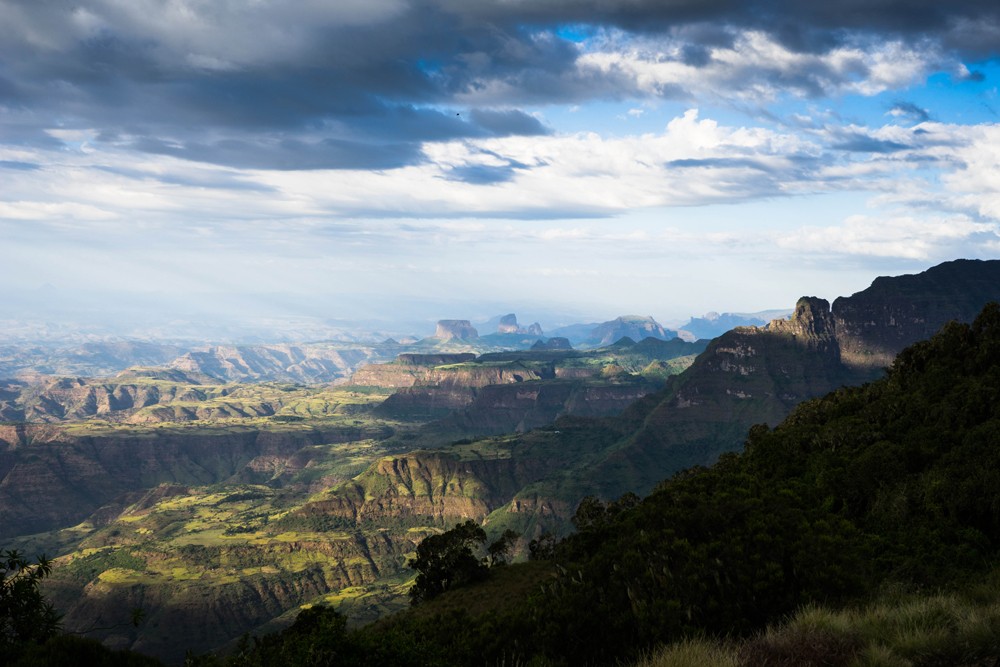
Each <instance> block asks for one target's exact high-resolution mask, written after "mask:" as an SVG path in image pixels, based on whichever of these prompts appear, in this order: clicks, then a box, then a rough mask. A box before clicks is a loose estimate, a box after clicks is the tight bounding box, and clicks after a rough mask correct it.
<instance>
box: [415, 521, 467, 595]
mask: <svg viewBox="0 0 1000 667" xmlns="http://www.w3.org/2000/svg"><path fill="white" fill-rule="evenodd" d="M485 542H486V532H485V531H484V530H483V529H482V528H481V527H480V526H479V524H477V523H476V522H475V521H472V520H471V519H470V520H468V521H466V522H465V523H458V524H455V527H454V528H452V529H451V530H448V531H445V532H444V533H441V534H440V535H431V536H430V537H427V538H425V539H424V541H423V542H421V543H420V545H419V546H417V557H416V558H414V559H411V560H410V562H409V566H410V567H412V568H413V569H415V570H416V571H417V573H418V574H417V580H416V582H414V584H413V587H412V588H411V589H410V601H411V602H412V604H419V603H421V602H423V601H425V600H430V599H432V598H435V597H437V596H438V595H440V594H441V593H444V592H445V591H446V590H448V589H450V588H454V587H455V586H460V585H462V584H465V583H468V582H470V581H475V580H477V579H481V578H482V577H483V575H484V574H485V572H486V565H485V563H484V562H483V561H482V560H481V559H479V558H477V557H476V556H475V554H473V552H472V549H473V548H474V547H481V546H482V545H483V543H485Z"/></svg>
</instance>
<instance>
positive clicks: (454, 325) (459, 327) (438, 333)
mask: <svg viewBox="0 0 1000 667" xmlns="http://www.w3.org/2000/svg"><path fill="white" fill-rule="evenodd" d="M434 337H435V338H440V339H441V340H451V339H453V338H457V339H458V340H472V339H473V338H479V332H478V331H476V328H475V327H474V326H472V323H471V322H469V320H440V321H438V323H437V330H435V332H434Z"/></svg>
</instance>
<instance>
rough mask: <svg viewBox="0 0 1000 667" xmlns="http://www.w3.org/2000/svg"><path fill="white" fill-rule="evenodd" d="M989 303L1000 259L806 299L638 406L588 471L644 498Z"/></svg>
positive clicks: (716, 349) (713, 352) (996, 296)
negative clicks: (755, 428)
mask: <svg viewBox="0 0 1000 667" xmlns="http://www.w3.org/2000/svg"><path fill="white" fill-rule="evenodd" d="M990 301H1000V261H988V262H987V261H970V260H959V261H957V262H949V263H947V264H943V265H941V266H938V267H935V268H933V269H930V270H928V271H926V272H924V273H922V274H918V275H913V276H901V277H898V278H878V279H877V280H876V281H875V282H874V283H873V284H872V287H870V288H869V289H867V290H864V291H863V292H859V293H858V294H855V295H853V296H850V297H842V298H840V299H837V300H836V301H835V302H834V306H833V308H832V309H831V307H830V305H829V303H828V302H827V301H825V300H824V299H818V298H815V297H803V298H802V299H800V300H799V302H798V303H797V304H796V308H795V312H794V314H793V315H792V317H791V319H790V320H775V321H773V322H771V323H770V324H769V325H767V326H766V327H737V328H736V329H733V330H732V331H729V332H728V333H725V334H723V335H722V336H720V337H718V338H716V339H715V340H714V341H713V342H712V343H711V344H710V345H709V347H708V349H707V350H706V351H705V352H704V353H703V354H702V355H700V356H699V357H698V359H697V360H696V361H695V362H694V364H693V365H692V366H691V367H690V368H689V369H687V370H686V371H684V372H683V373H681V374H680V375H678V376H675V377H673V378H670V379H669V380H668V382H667V386H666V388H664V389H663V390H661V391H659V392H657V393H655V394H651V395H649V396H647V397H645V398H644V399H641V400H639V401H637V402H636V403H634V404H633V405H632V406H630V408H629V409H628V410H626V412H625V413H624V415H623V419H625V420H631V421H632V422H633V423H634V424H635V429H634V431H633V432H632V433H631V435H630V436H629V437H628V438H627V439H625V440H623V441H622V442H620V443H619V444H618V445H616V446H615V447H614V448H612V449H611V450H610V451H609V453H608V455H607V457H606V458H604V460H603V461H600V462H597V463H595V464H594V465H592V466H590V467H588V469H587V470H585V471H583V472H582V473H581V474H582V475H583V476H584V477H585V478H586V479H587V480H588V483H592V484H594V485H595V486H596V487H597V488H603V490H604V492H605V493H606V494H607V495H608V497H614V496H617V495H620V494H621V493H624V492H625V491H629V490H631V491H638V492H640V493H643V492H647V491H648V490H649V489H651V488H652V486H653V485H654V484H655V483H657V482H658V481H660V480H661V479H663V478H665V477H667V476H669V475H670V474H671V473H673V472H675V471H677V470H680V469H683V468H686V467H690V466H692V465H704V464H708V463H711V462H713V461H714V460H715V459H716V458H717V457H718V456H719V454H721V453H723V452H727V451H737V450H739V449H740V448H741V447H742V444H743V440H744V438H745V436H746V433H747V431H748V430H749V428H750V427H751V426H752V425H753V424H757V423H762V422H764V423H768V424H770V425H774V424H776V423H778V422H779V421H781V420H782V419H783V418H784V417H785V416H787V415H788V413H789V412H790V411H791V409H792V408H793V407H794V406H796V405H798V404H799V403H801V402H802V401H804V400H806V399H809V398H814V397H817V396H821V395H823V394H826V393H829V392H830V391H833V390H835V389H837V388H838V387H841V386H844V385H851V384H860V383H862V382H865V381H868V380H870V379H874V378H875V377H878V376H879V375H880V374H881V373H882V368H884V367H885V366H886V365H887V364H888V363H891V362H892V359H893V358H894V357H895V355H896V354H898V353H899V352H900V351H901V350H902V349H903V348H904V347H906V346H907V345H909V344H911V343H913V342H916V341H917V340H921V339H924V338H926V337H928V336H929V335H930V334H931V333H933V332H936V331H938V330H939V329H940V328H941V327H942V326H944V324H946V323H947V322H948V321H949V320H952V319H958V320H961V321H971V320H972V319H974V317H975V315H976V314H978V312H979V311H980V310H981V309H982V307H983V306H984V305H986V303H988V302H990ZM609 480H617V481H615V482H613V483H611V482H610V481H609Z"/></svg>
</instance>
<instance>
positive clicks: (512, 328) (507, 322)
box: [497, 313, 543, 336]
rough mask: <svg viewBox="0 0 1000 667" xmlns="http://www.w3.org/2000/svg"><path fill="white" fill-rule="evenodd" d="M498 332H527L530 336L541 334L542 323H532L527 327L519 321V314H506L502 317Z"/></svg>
mask: <svg viewBox="0 0 1000 667" xmlns="http://www.w3.org/2000/svg"><path fill="white" fill-rule="evenodd" d="M497 333H498V334H527V335H529V336H541V335H543V333H542V325H541V324H539V323H538V322H535V323H534V324H531V325H529V326H527V327H522V326H521V325H519V324H518V323H517V315H515V314H514V313H510V314H509V315H504V316H503V317H501V318H500V323H499V324H498V325H497Z"/></svg>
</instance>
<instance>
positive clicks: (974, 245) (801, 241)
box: [777, 215, 1000, 261]
mask: <svg viewBox="0 0 1000 667" xmlns="http://www.w3.org/2000/svg"><path fill="white" fill-rule="evenodd" d="M997 241H1000V225H998V224H996V223H983V222H976V221H974V220H971V219H969V218H968V217H965V216H953V217H941V216H926V217H919V218H918V217H913V216H906V215H904V216H880V217H877V218H875V217H872V216H862V215H856V216H851V217H849V218H848V219H847V220H845V221H844V223H843V224H842V225H839V226H831V227H803V228H802V229H799V230H796V231H795V232H793V233H791V234H786V235H781V236H779V237H778V238H777V243H778V245H779V246H780V247H782V248H786V249H789V250H795V251H796V252H800V253H804V254H818V255H824V256H827V257H829V256H830V255H831V254H833V255H853V256H867V257H885V258H897V259H909V260H922V261H941V260H946V259H951V258H954V257H977V256H981V255H982V254H983V250H984V249H985V248H986V247H987V245H988V244H996V243H997Z"/></svg>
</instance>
